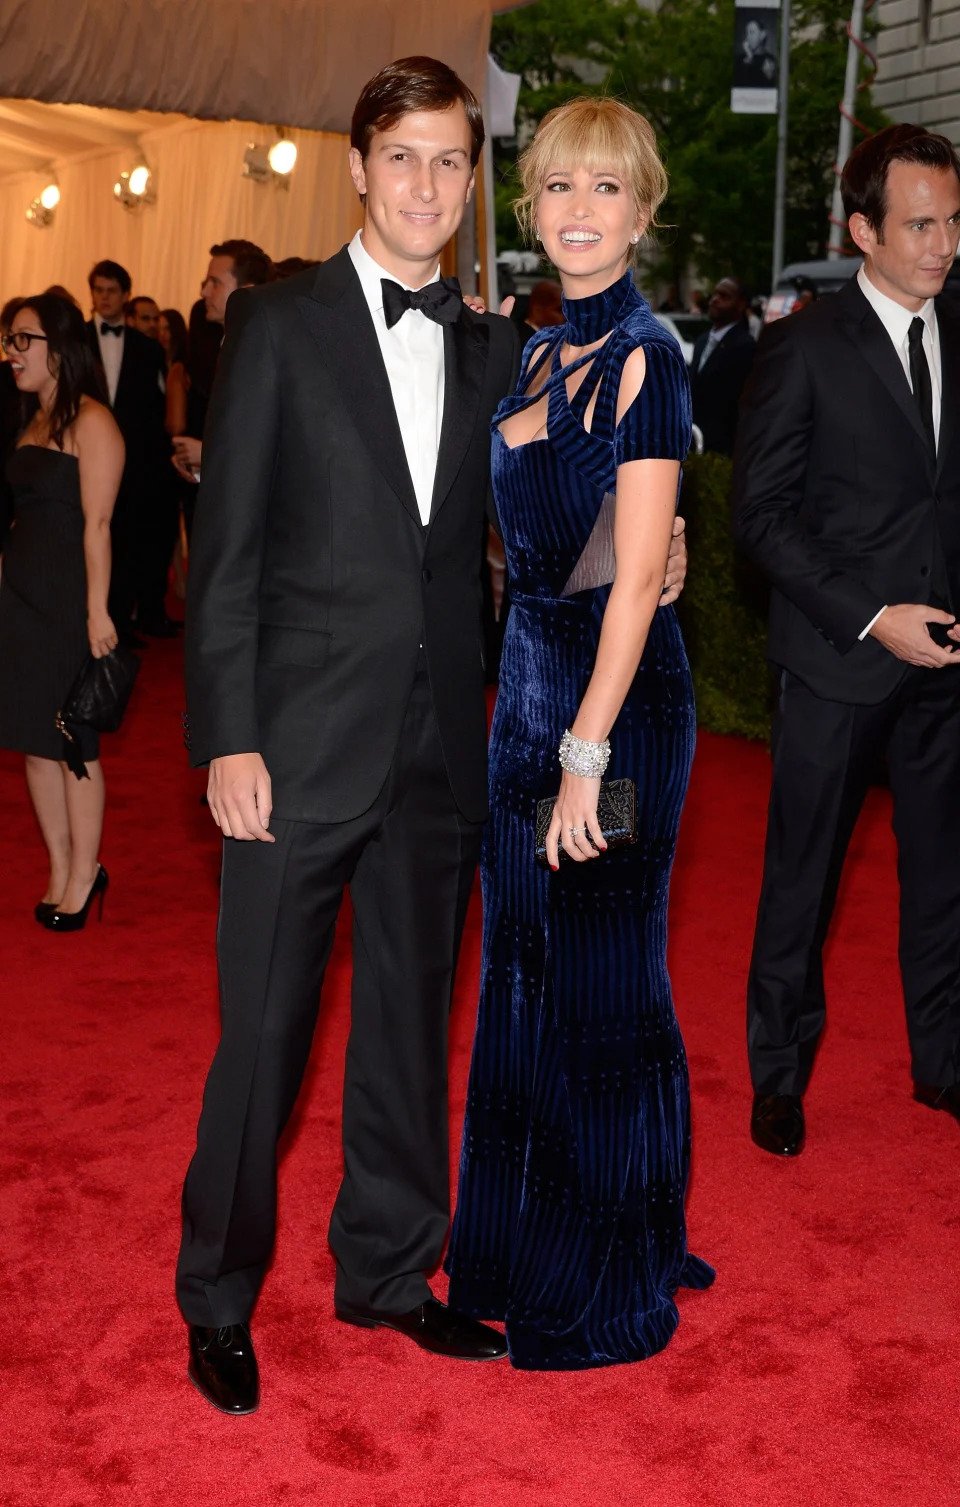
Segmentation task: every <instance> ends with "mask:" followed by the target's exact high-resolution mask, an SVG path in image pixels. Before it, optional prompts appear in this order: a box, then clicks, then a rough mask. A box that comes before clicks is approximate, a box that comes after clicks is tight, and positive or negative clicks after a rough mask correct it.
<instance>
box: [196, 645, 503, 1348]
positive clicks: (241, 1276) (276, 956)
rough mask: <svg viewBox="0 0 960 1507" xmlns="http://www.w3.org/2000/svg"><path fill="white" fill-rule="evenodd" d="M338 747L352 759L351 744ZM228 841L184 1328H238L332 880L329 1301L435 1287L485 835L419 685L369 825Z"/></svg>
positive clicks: (312, 1007) (275, 827) (264, 1236)
mask: <svg viewBox="0 0 960 1507" xmlns="http://www.w3.org/2000/svg"><path fill="white" fill-rule="evenodd" d="M343 756H344V758H349V757H350V750H349V749H348V748H345V749H344V751H343ZM271 831H272V832H273V834H274V835H275V837H276V839H277V840H276V842H275V843H273V844H267V843H260V842H237V841H235V840H231V839H227V840H225V842H224V855H223V880H222V892H221V906H220V921H219V929H218V942H217V945H218V956H219V964H220V987H221V1016H222V1036H221V1041H220V1045H219V1047H218V1049H217V1053H216V1056H215V1058H214V1061H213V1066H212V1067H211V1069H210V1074H209V1077H208V1079H207V1084H206V1089H205V1092H204V1099H203V1110H202V1113H201V1117H200V1124H199V1128H198V1134H197V1150H196V1154H195V1156H194V1158H193V1160H192V1162H191V1164H190V1168H189V1171H188V1174H187V1179H186V1184H185V1187H184V1193H183V1221H184V1224H183V1243H182V1246H181V1251H180V1260H179V1264H178V1269H177V1296H178V1301H179V1304H180V1308H181V1312H182V1313H183V1316H184V1318H185V1319H186V1320H187V1321H188V1322H189V1323H194V1324H204V1325H210V1326H221V1325H227V1324H235V1323H242V1322H245V1321H246V1320H248V1319H249V1317H250V1314H251V1311H252V1309H253V1307H254V1304H255V1302H256V1298H257V1295H258V1293H259V1290H260V1286H261V1283H262V1281H263V1276H264V1272H265V1269H266V1266H267V1263H268V1261H269V1259H270V1255H271V1251H272V1248H273V1243H274V1233H275V1225H276V1181H277V1178H276V1169H277V1141H278V1139H279V1137H280V1135H281V1133H282V1131H283V1128H284V1126H285V1125H286V1123H287V1120H288V1119H289V1116H290V1113H291V1111H292V1109H293V1106H294V1102H295V1100H296V1098H297V1094H298V1092H299V1089H300V1084H301V1081H302V1079H303V1073H304V1069H305V1067H306V1063H307V1058H308V1056H309V1053H310V1044H311V1040H312V1037H313V1031H314V1026H315V1024H316V1019H317V1013H318V1006H319V999H320V989H321V984H322V981H323V975H324V970H325V967H326V964H327V960H328V958H329V955H330V949H331V945H332V942H333V935H334V927H335V923H336V918H337V912H338V910H339V908H340V903H341V900H342V897H343V893H344V888H345V887H346V886H347V885H349V886H350V894H351V900H352V904H353V913H354V931H353V995H352V1021H351V1030H350V1039H349V1044H348V1047H347V1061H346V1076H345V1082H344V1103H343V1158H344V1174H343V1182H342V1184H341V1187H340V1191H339V1194H338V1196H337V1199H336V1203H335V1206H334V1210H333V1216H332V1220H331V1224H330V1243H331V1246H332V1248H333V1252H334V1255H335V1258H336V1263H337V1279H336V1291H335V1301H336V1304H337V1306H341V1305H343V1306H346V1307H350V1306H361V1307H366V1308H374V1309H379V1310H381V1311H383V1312H384V1313H403V1312H407V1311H409V1310H410V1309H412V1308H414V1307H416V1306H417V1304H419V1303H421V1302H423V1301H424V1300H425V1299H426V1298H427V1297H428V1296H429V1289H428V1287H427V1283H426V1278H425V1276H424V1273H425V1272H427V1271H430V1270H431V1269H433V1268H434V1267H435V1266H436V1265H437V1264H438V1262H439V1260H440V1256H441V1252H442V1249H443V1243H444V1239H445V1237H446V1232H447V1226H448V1221H449V1165H448V1130H447V1022H448V1016H449V1009H450V1000H451V991H452V987H453V977H454V970H455V965H456V957H457V951H458V948H459V944H460V937H461V934H462V930H463V923H464V920H465V917H466V909H467V903H468V900H469V896H470V887H471V882H472V878H473V873H474V869H475V866H476V859H477V853H478V848H479V839H480V831H481V826H480V824H478V823H472V822H467V821H466V820H465V819H464V818H463V816H462V815H461V814H460V812H459V811H458V808H457V806H456V803H455V802H454V799H453V796H452V794H451V791H450V785H449V781H448V778H447V773H446V770H445V768H444V761H443V754H442V751H441V746H440V740H439V736H438V733H437V727H436V721H435V717H434V712H433V707H432V703H431V697H430V688H429V683H428V681H427V678H426V676H425V674H423V673H420V674H418V677H417V679H416V681H415V683H414V687H413V691H412V693H411V697H410V702H409V705H408V708H407V712H406V716H405V720H404V723H403V728H402V732H401V735H400V741H399V744H398V747H397V750H396V754H395V757H394V759H393V762H392V766H391V768H390V771H389V774H388V776H387V779H386V782H385V784H384V786H383V789H382V790H381V792H380V794H379V796H378V798H377V799H376V801H375V802H374V804H373V805H372V806H371V807H370V809H369V810H368V811H366V812H365V813H364V814H363V815H362V816H359V817H356V818H355V819H353V820H350V821H345V822H342V823H338V824H335V825H314V824H310V823H304V822H292V821H286V820H281V819H275V820H273V821H271Z"/></svg>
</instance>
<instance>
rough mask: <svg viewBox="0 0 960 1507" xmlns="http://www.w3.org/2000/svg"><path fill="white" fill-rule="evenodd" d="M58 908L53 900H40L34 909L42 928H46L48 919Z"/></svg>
mask: <svg viewBox="0 0 960 1507" xmlns="http://www.w3.org/2000/svg"><path fill="white" fill-rule="evenodd" d="M56 908H57V907H56V906H55V905H54V904H53V902H52V901H51V900H38V901H37V903H36V905H35V906H34V907H33V914H34V915H35V916H36V918H37V920H38V921H39V922H40V925H41V926H46V924H47V917H48V916H52V915H53V913H54V911H55V910H56Z"/></svg>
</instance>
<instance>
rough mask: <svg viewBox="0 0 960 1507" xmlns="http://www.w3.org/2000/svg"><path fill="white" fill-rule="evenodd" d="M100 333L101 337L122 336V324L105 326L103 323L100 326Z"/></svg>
mask: <svg viewBox="0 0 960 1507" xmlns="http://www.w3.org/2000/svg"><path fill="white" fill-rule="evenodd" d="M100 333H101V335H122V334H123V325H122V324H106V323H103V324H101V326H100Z"/></svg>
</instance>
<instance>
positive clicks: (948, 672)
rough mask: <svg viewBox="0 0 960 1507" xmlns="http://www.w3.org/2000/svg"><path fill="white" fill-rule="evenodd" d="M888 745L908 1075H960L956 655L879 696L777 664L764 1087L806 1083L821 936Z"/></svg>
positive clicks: (754, 976)
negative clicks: (837, 697)
mask: <svg viewBox="0 0 960 1507" xmlns="http://www.w3.org/2000/svg"><path fill="white" fill-rule="evenodd" d="M884 750H886V757H887V764H888V768H889V774H890V785H891V789H892V793H893V810H894V817H893V822H894V831H895V833H896V838H897V847H898V873H899V879H900V971H901V978H902V982H903V993H904V1001H905V1005H906V1016H907V1034H908V1037H909V1042H910V1053H911V1066H912V1072H913V1077H914V1079H915V1080H916V1081H917V1082H921V1083H927V1084H936V1085H939V1086H941V1087H945V1086H947V1085H950V1084H953V1083H956V1082H957V1081H958V1080H960V1051H958V1048H960V665H958V666H957V667H956V668H954V667H953V666H948V667H947V668H946V669H943V670H921V669H913V668H911V669H910V670H909V671H908V673H907V675H906V676H905V677H904V678H903V680H902V681H901V684H900V686H899V687H898V689H897V691H896V692H895V693H894V694H893V695H891V696H889V697H887V699H886V700H884V701H881V702H880V703H879V704H878V705H875V706H852V705H849V704H847V703H844V702H840V701H827V700H825V699H823V698H821V697H819V696H816V695H815V694H814V693H813V692H812V691H811V690H809V689H808V688H807V686H805V685H804V684H803V682H802V681H800V680H798V679H797V678H796V676H794V675H791V674H789V673H788V672H784V673H783V676H782V680H781V693H780V701H779V706H778V709H777V715H776V718H775V722H774V738H773V787H772V790H771V795H770V812H769V821H768V826H767V842H766V852H765V857H764V870H763V885H762V888H761V893H760V905H759V910H758V914H757V927H756V934H755V938H754V946H753V957H752V960H751V966H750V980H749V985H748V994H747V1035H748V1048H749V1056H750V1070H751V1076H752V1078H753V1085H754V1088H755V1089H756V1091H757V1092H759V1093H780V1094H802V1093H803V1091H804V1089H805V1088H806V1086H807V1081H808V1079H809V1076H810V1072H811V1069H812V1066H813V1059H814V1054H815V1051H816V1046H817V1042H818V1039H819V1037H820V1033H821V1031H822V1029H823V1026H824V1021H825V1018H826V1001H825V996H824V984H823V957H822V955H823V945H824V942H825V940H826V936H827V931H828V928H829V925H830V919H831V915H832V913H833V907H834V902H835V900H836V895H837V887H838V884H839V881H840V873H841V869H842V866H843V860H844V857H845V854H846V851H847V846H848V844H849V841H850V837H851V835H852V833H853V829H854V826H855V825H856V821H857V817H858V815H859V812H860V809H861V807H862V805H863V800H864V797H865V795H866V792H867V788H868V785H869V782H870V776H871V773H872V771H873V769H874V767H875V761H876V759H877V755H878V754H879V753H881V752H883V751H884ZM855 1066H856V1065H855V1064H851V1071H853V1070H854V1069H855Z"/></svg>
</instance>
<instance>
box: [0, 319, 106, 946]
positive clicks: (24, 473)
mask: <svg viewBox="0 0 960 1507" xmlns="http://www.w3.org/2000/svg"><path fill="white" fill-rule="evenodd" d="M2 344H3V350H4V353H5V355H6V358H7V360H8V361H9V363H10V367H11V369H12V371H13V377H14V381H15V382H16V385H17V388H18V390H19V393H20V399H21V404H22V413H21V419H22V424H21V428H20V433H19V436H18V439H17V443H16V446H15V448H14V449H13V451H12V452H11V454H10V455H9V458H8V460H7V480H8V482H9V484H10V488H11V491H12V494H13V522H12V525H11V526H10V528H9V530H8V532H7V535H6V538H5V540H4V541H3V570H2V576H0V747H2V748H8V749H14V750H16V751H17V752H19V753H23V754H25V755H26V773H27V786H28V788H29V791H30V797H31V800H32V801H33V807H34V810H35V811H36V814H37V820H38V823H39V826H40V831H41V833H42V835H43V840H44V842H45V844H46V847H47V852H48V854H49V857H50V875H49V880H48V883H47V888H46V892H45V894H44V896H43V899H42V900H41V901H40V902H39V904H38V905H37V907H36V910H35V915H36V917H37V920H38V921H39V922H40V923H41V924H42V925H43V926H45V927H47V929H48V930H50V931H79V930H80V929H81V927H82V926H83V925H84V923H85V922H86V919H87V915H88V913H89V910H90V907H91V905H92V904H93V903H94V901H95V900H96V899H97V898H98V897H99V900H100V910H101V914H102V910H103V895H104V892H105V890H106V888H107V874H106V870H105V869H103V868H102V867H101V865H100V834H101V829H102V826H103V807H104V782H103V772H102V770H101V767H100V762H99V758H98V746H97V735H96V733H95V732H93V731H92V730H90V729H83V730H82V731H81V733H80V740H81V742H80V755H81V757H82V759H83V760H84V763H85V766H86V777H85V778H83V779H79V780H78V779H77V778H76V777H75V776H74V775H73V774H71V772H70V770H69V769H68V767H67V765H66V763H65V762H64V759H63V753H64V742H63V735H62V734H61V733H60V732H59V731H58V730H57V726H56V716H57V712H58V711H59V710H60V708H61V706H62V705H63V702H64V700H65V698H66V696H67V693H68V692H69V690H70V687H71V685H72V684H73V682H74V680H75V679H76V677H77V675H78V674H79V672H80V670H81V669H82V667H83V665H84V662H85V660H86V658H87V655H88V654H92V655H93V656H94V657H95V658H98V659H99V658H100V657H101V656H102V655H104V654H108V653H109V652H110V651H111V650H112V649H114V648H115V647H116V643H117V633H116V630H115V628H114V625H113V623H112V621H111V619H110V616H109V614H108V612H107V591H108V588H109V585H110V518H111V514H112V513H113V505H114V501H115V499H116V495H117V489H118V487H119V485H120V477H121V475H122V472H123V456H124V450H123V440H122V439H121V437H120V431H119V429H118V428H117V425H116V423H115V422H114V419H113V416H112V415H111V413H110V411H109V409H108V408H106V407H105V406H104V405H103V403H102V402H100V401H99V396H100V392H99V381H98V377H97V371H96V367H95V366H94V361H93V356H92V354H91V351H90V347H89V345H88V344H87V338H86V332H85V330H84V324H83V316H82V314H81V313H80V311H79V309H77V308H76V306H75V305H73V304H71V303H68V302H67V300H66V299H64V298H60V297H58V296H57V295H56V294H51V293H41V294H38V295H37V296H36V297H32V298H26V299H23V300H22V302H21V303H20V305H19V307H18V309H17V311H16V313H15V314H14V316H13V318H12V320H11V323H10V328H9V330H8V331H4V333H3V336H2Z"/></svg>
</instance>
